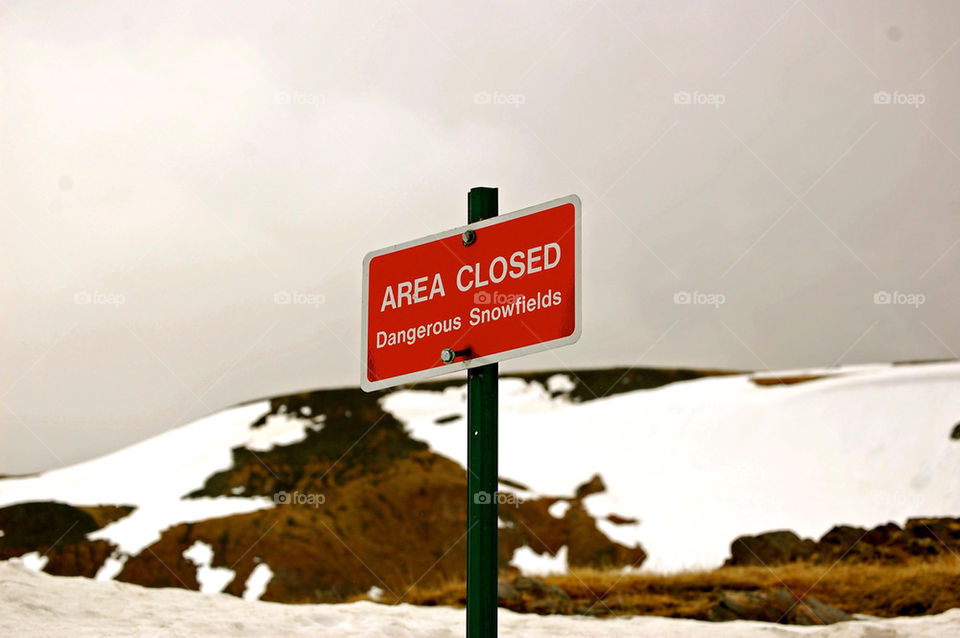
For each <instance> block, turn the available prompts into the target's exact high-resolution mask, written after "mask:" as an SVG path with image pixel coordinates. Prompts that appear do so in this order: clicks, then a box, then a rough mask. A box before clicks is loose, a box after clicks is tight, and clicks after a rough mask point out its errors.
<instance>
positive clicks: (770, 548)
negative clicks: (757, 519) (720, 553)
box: [725, 530, 815, 565]
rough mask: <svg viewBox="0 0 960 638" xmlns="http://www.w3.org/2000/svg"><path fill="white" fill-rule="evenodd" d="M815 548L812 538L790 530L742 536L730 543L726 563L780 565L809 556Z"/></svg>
mask: <svg viewBox="0 0 960 638" xmlns="http://www.w3.org/2000/svg"><path fill="white" fill-rule="evenodd" d="M814 549H815V545H814V543H813V541H812V540H810V539H801V538H800V537H799V536H797V535H796V534H794V533H793V532H791V531H789V530H779V531H775V532H766V533H764V534H758V535H757V536H741V537H739V538H737V539H736V540H735V541H733V543H732V544H731V545H730V556H731V557H730V558H729V559H728V560H727V561H726V563H725V564H726V565H780V564H783V563H791V562H794V561H798V560H805V559H807V558H809V557H810V556H811V555H812V554H813V552H814Z"/></svg>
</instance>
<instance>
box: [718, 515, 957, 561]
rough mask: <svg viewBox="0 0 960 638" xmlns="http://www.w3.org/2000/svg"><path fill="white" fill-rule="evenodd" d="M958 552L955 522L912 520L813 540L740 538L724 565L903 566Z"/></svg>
mask: <svg viewBox="0 0 960 638" xmlns="http://www.w3.org/2000/svg"><path fill="white" fill-rule="evenodd" d="M958 552H960V518H914V519H910V520H908V521H907V523H906V525H905V526H904V527H902V528H901V527H900V526H899V525H897V524H896V523H886V524H884V525H879V526H877V527H874V528H873V529H865V528H863V527H851V526H849V525H838V526H836V527H834V528H832V529H831V530H830V531H828V532H827V533H826V534H824V535H823V536H822V537H821V538H820V540H819V541H813V540H812V539H809V538H800V537H799V536H797V535H796V534H794V533H793V532H790V531H776V532H767V533H765V534H758V535H757V536H741V537H739V538H737V539H736V540H735V541H733V543H732V544H731V546H730V555H731V556H730V558H729V559H727V561H726V563H725V565H782V564H785V563H794V562H811V563H834V562H836V561H843V562H851V563H856V562H861V563H866V562H869V563H881V564H888V563H904V562H908V561H912V560H915V559H917V558H924V557H934V556H939V555H947V554H955V553H958Z"/></svg>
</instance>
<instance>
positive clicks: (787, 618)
mask: <svg viewBox="0 0 960 638" xmlns="http://www.w3.org/2000/svg"><path fill="white" fill-rule="evenodd" d="M705 619H706V620H712V621H727V620H761V621H765V622H775V623H781V624H785V625H831V624H833V623H837V622H842V621H845V620H853V616H851V615H850V614H848V613H847V612H845V611H842V610H840V609H837V608H836V607H831V606H830V605H827V604H826V603H823V602H820V601H819V600H817V599H816V598H814V597H813V596H806V597H797V596H794V595H793V594H791V593H790V592H789V591H787V590H786V589H776V590H773V591H755V592H749V591H726V592H722V593H721V595H720V599H719V600H718V601H717V603H716V604H715V605H714V606H712V607H711V608H710V609H709V610H708V611H707V613H706V618H705Z"/></svg>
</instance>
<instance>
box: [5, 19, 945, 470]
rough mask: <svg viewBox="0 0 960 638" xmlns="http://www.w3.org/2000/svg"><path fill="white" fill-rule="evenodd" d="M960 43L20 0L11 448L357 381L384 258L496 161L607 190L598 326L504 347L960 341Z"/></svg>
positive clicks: (14, 460)
mask: <svg viewBox="0 0 960 638" xmlns="http://www.w3.org/2000/svg"><path fill="white" fill-rule="evenodd" d="M958 42H960V4H958V3H956V2H952V1H949V0H944V1H942V2H923V3H902V2H878V1H876V0H864V1H862V2H841V3H837V2H832V1H825V0H801V1H799V2H795V1H790V2H771V1H769V0H758V1H755V2H739V3H735V4H733V3H728V2H719V1H717V2H679V3H678V2H674V1H664V2H619V1H615V0H597V1H587V2H558V1H555V0H552V1H549V2H510V3H491V2H477V3H473V4H467V3H462V2H456V3H451V2H394V3H383V2H366V3H362V2H329V3H316V2H304V3H282V2H262V3H238V2H200V3H198V2H183V3H180V2H156V3H152V4H151V5H149V6H148V5H147V4H146V3H126V2H123V3H56V4H54V3H36V2H4V3H3V5H2V7H0V219H2V226H0V233H2V234H0V237H2V245H0V272H2V277H0V473H19V472H29V471H36V470H43V469H47V468H51V467H57V466H61V465H64V464H67V463H72V462H76V461H78V460H82V459H85V458H90V457H91V456H94V455H97V454H101V453H104V452H106V451H109V450H112V449H116V448H119V447H123V446H125V445H128V444H130V443H131V442H133V441H136V440H139V439H143V438H145V437H147V436H150V435H152V434H155V433H158V432H161V431H163V430H166V429H169V428H171V427H174V426H176V425H179V424H181V423H184V422H186V421H189V420H192V419H194V418H197V417H199V416H202V415H203V414H206V413H209V412H212V411H215V410H217V409H220V408H222V407H224V406H227V405H230V404H234V403H236V402H240V401H245V400H250V399H254V398H258V397H263V396H269V395H274V394H279V393H286V392H291V391H298V390H304V389H312V388H322V387H328V386H335V385H338V386H339V385H354V386H355V385H358V382H359V376H360V361H359V347H360V346H359V344H360V334H359V333H360V296H361V290H360V276H361V261H362V259H363V255H364V254H365V253H367V252H368V251H371V250H374V249H377V248H381V247H384V246H387V245H390V244H395V243H399V242H401V241H406V240H409V239H414V238H416V237H418V236H422V235H428V234H432V233H435V232H439V231H441V230H444V229H446V228H450V227H454V226H458V225H460V224H462V223H464V221H465V216H466V210H465V208H466V192H467V190H468V189H469V188H470V187H472V186H481V185H485V186H497V187H499V188H500V205H501V212H508V211H510V210H515V209H518V208H522V207H525V206H529V205H532V204H536V203H538V202H542V201H546V200H550V199H554V198H557V197H561V196H564V195H568V194H570V193H576V194H578V195H579V196H580V197H581V198H582V200H583V226H584V240H583V260H584V266H583V276H584V306H583V312H584V330H583V336H582V338H581V340H580V342H579V343H578V344H577V345H575V346H572V347H568V348H565V349H562V350H555V351H551V352H547V353H543V354H540V355H536V356H531V357H527V358H524V359H522V360H518V361H514V362H511V363H510V364H508V365H504V366H503V367H504V369H507V370H510V369H513V370H516V369H534V368H561V367H585V366H601V365H602V366H607V365H636V366H710V367H722V368H738V369H766V368H774V369H783V368H794V367H801V366H815V365H833V364H838V363H858V362H871V361H890V360H903V359H923V358H955V357H956V356H957V355H956V353H957V352H960V322H958V321H957V317H958V314H960V300H958V294H960V293H958V285H957V273H958V272H960V268H958V267H960V246H958V242H960V119H958V118H957V112H958V101H960V90H958V83H960V45H958ZM279 292H289V293H293V294H296V293H302V294H301V295H300V296H299V297H297V298H299V299H301V300H304V301H306V302H307V303H299V304H291V305H284V304H278V303H275V301H274V300H275V296H276V295H277V293H279ZM895 293H896V294H895ZM308 295H309V296H308ZM884 295H886V296H884ZM685 300H689V301H691V302H692V303H677V301H681V302H682V301H685ZM877 301H879V302H881V303H877ZM884 301H889V302H890V303H882V302H884Z"/></svg>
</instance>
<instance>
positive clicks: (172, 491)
mask: <svg viewBox="0 0 960 638" xmlns="http://www.w3.org/2000/svg"><path fill="white" fill-rule="evenodd" d="M269 407H270V406H269V402H267V401H260V402H257V403H252V404H249V405H244V406H240V407H236V408H231V409H228V410H224V411H222V412H218V413H216V414H213V415H211V416H208V417H206V418H203V419H200V420H198V421H195V422H193V423H190V424H188V425H185V426H183V427H179V428H176V429H174V430H171V431H169V432H165V433H164V434H161V435H159V436H156V437H153V438H151V439H148V440H146V441H143V442H141V443H138V444H136V445H133V446H131V447H128V448H125V449H123V450H120V451H118V452H115V453H113V454H109V455H107V456H104V457H101V458H98V459H94V460H92V461H87V462H85V463H80V464H78V465H74V466H70V467H66V468H62V469H59V470H54V471H51V472H47V473H45V474H42V475H40V476H34V477H27V478H19V479H4V480H0V507H3V506H6V505H11V504H14V503H22V502H26V501H48V500H55V501H61V502H65V503H70V504H72V505H97V504H117V505H134V506H136V507H137V509H136V510H135V511H134V512H133V513H132V514H131V515H129V516H127V517H125V518H122V519H120V520H119V521H117V522H115V523H113V524H111V525H108V526H106V527H104V528H103V529H101V530H98V531H97V532H94V533H93V534H91V535H90V539H91V540H96V539H105V540H108V541H111V542H113V543H115V544H117V545H118V546H119V548H120V550H121V551H123V552H125V553H128V554H135V553H137V552H139V551H140V550H142V549H143V548H144V547H147V546H148V545H150V544H151V543H153V542H155V541H156V540H158V539H159V538H160V532H161V531H162V530H164V529H167V528H168V527H171V526H173V525H176V524H179V523H186V522H193V521H201V520H205V519H209V518H217V517H221V516H230V515H232V514H241V513H245V512H253V511H256V510H260V509H265V508H268V507H273V506H274V503H273V501H272V500H270V499H266V498H263V497H257V498H244V497H243V496H242V494H241V495H238V496H237V497H232V498H199V499H187V498H183V497H184V496H185V495H186V494H188V493H190V492H191V491H193V490H195V489H197V488H198V487H200V486H202V485H203V483H204V481H205V480H206V479H207V477H208V476H210V475H211V474H213V473H214V472H218V471H220V470H224V469H226V468H228V467H230V464H231V456H230V450H231V449H232V448H234V447H236V446H239V445H245V446H247V447H248V448H250V449H252V450H266V449H269V448H270V447H272V446H273V445H279V444H287V443H292V442H294V441H297V440H300V439H302V438H303V436H304V435H305V431H306V428H308V427H316V426H315V425H314V424H313V423H312V422H311V421H310V420H308V419H303V418H298V417H295V416H292V415H279V416H274V417H271V418H269V419H268V420H267V422H266V424H265V425H263V426H262V427H259V428H256V429H254V428H251V424H252V423H253V422H254V421H256V419H257V418H258V417H260V416H262V415H263V414H265V413H266V412H267V411H268V409H269Z"/></svg>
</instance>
